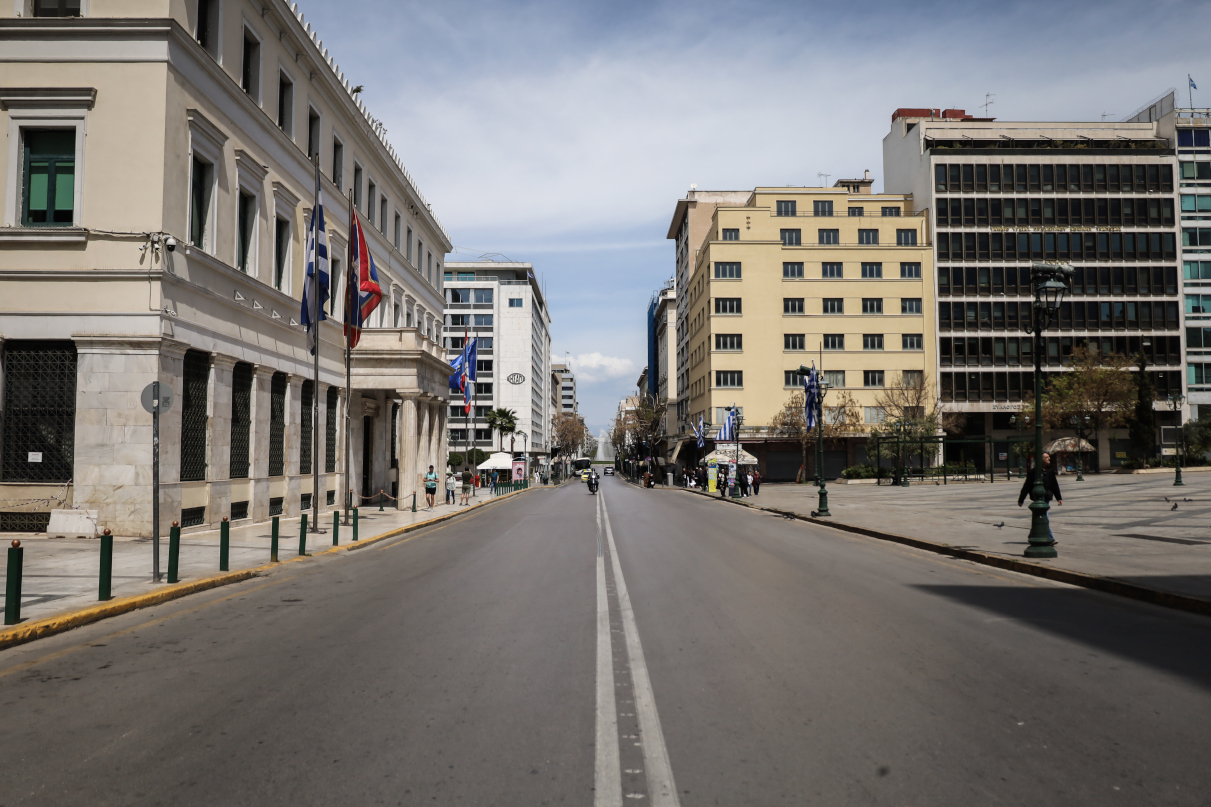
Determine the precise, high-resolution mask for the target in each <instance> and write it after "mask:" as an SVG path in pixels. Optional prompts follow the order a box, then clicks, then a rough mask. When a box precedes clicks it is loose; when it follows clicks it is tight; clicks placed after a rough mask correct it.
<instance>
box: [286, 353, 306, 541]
mask: <svg viewBox="0 0 1211 807" xmlns="http://www.w3.org/2000/svg"><path fill="white" fill-rule="evenodd" d="M302 422H303V377H302V376H299V375H293V374H291V375H290V376H287V378H286V432H285V437H284V439H283V441H282V451H283V452H284V453H285V458H286V467H285V469H284V470H285V472H286V495H285V497H284V498H283V500H282V515H283V516H287V517H290V516H297V515H298V514H299V512H300V505H299V493H300V481H301V478H300V476H299V461H300V459H301V457H300V456H299V449H300V447H301V446H302V439H301V438H302V435H301V431H302Z"/></svg>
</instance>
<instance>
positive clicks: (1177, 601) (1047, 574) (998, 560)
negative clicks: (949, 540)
mask: <svg viewBox="0 0 1211 807" xmlns="http://www.w3.org/2000/svg"><path fill="white" fill-rule="evenodd" d="M677 489H678V490H682V491H684V492H686V493H692V494H694V495H697V496H704V497H706V498H707V499H711V500H715V501H724V502H727V503H728V504H735V505H739V506H741V507H747V508H749V509H751V510H762V511H764V512H767V513H775V514H777V515H780V516H783V517H784V518H793V519H796V520H798V521H807V522H810V523H812V524H816V525H818V526H821V527H831V528H833V529H836V530H841V531H843V532H852V533H854V534H856V535H863V536H866V537H867V538H875V539H877V540H880V541H889V542H891V543H895V544H902V545H904V546H911V547H913V548H914V549H923V550H925V551H926V552H933V553H935V554H938V555H947V556H949V557H952V558H958V559H959V560H968V561H971V562H973V563H979V564H981V565H983V566H992V567H994V568H997V569H1005V570H1007V571H1011V572H1018V573H1020V574H1028V575H1031V576H1033V577H1042V578H1044V579H1046V580H1053V581H1055V582H1057V583H1066V584H1068V585H1070V586H1080V587H1081V588H1087V589H1090V590H1093V591H1100V592H1102V593H1104V594H1113V595H1115V596H1118V597H1126V598H1128V599H1132V600H1137V601H1139V602H1145V603H1148V604H1150V605H1159V606H1160V607H1162V608H1171V609H1173V610H1176V611H1185V612H1187V613H1191V614H1199V615H1200V616H1211V600H1208V599H1204V598H1202V597H1195V596H1192V595H1189V594H1177V593H1175V592H1171V591H1161V590H1160V589H1155V588H1148V587H1147V586H1141V585H1137V584H1136V583H1128V582H1126V581H1124V580H1118V579H1116V578H1113V577H1100V576H1098V575H1094V574H1085V573H1084V572H1073V571H1069V570H1067V569H1057V568H1055V567H1054V566H1044V565H1043V564H1041V563H1033V562H1031V561H1027V560H1018V559H1016V558H1006V557H1002V556H1000V555H990V554H988V553H987V552H979V551H977V550H974V549H963V548H960V547H956V546H951V545H950V544H940V543H935V542H933V541H926V540H923V539H921V538H910V537H908V536H906V535H897V534H895V533H892V532H882V531H880V530H872V529H869V528H867V527H858V526H854V525H853V524H845V523H842V522H840V521H831V520H828V519H822V518H814V517H812V516H805V515H803V514H802V513H796V512H793V511H791V510H780V509H778V508H776V507H761V506H759V505H755V504H747V503H745V502H738V501H735V500H733V499H730V498H721V497H719V496H712V495H711V494H709V493H705V492H702V491H698V490H686V489H685V488H677Z"/></svg>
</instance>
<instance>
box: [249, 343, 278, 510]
mask: <svg viewBox="0 0 1211 807" xmlns="http://www.w3.org/2000/svg"><path fill="white" fill-rule="evenodd" d="M272 386H273V368H272V367H266V366H265V365H263V364H258V365H255V366H254V367H253V368H252V416H251V418H250V421H251V422H250V423H249V428H248V453H249V465H248V476H249V478H250V479H251V480H252V500H251V501H250V502H249V505H248V508H249V511H250V515H251V516H252V520H253V521H265V520H267V519H268V518H269V408H270V405H271V404H270V391H271V389H272Z"/></svg>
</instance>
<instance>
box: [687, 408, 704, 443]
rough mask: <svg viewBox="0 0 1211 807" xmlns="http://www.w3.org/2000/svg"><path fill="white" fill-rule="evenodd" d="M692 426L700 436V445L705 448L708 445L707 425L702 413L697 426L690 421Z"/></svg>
mask: <svg viewBox="0 0 1211 807" xmlns="http://www.w3.org/2000/svg"><path fill="white" fill-rule="evenodd" d="M690 428H692V429H693V430H694V434H695V435H696V436H697V437H698V447H699V448H704V447H705V446H706V425H705V424H704V423H703V420H702V415H699V416H698V425H697V426H695V425H694V424H693V422H692V421H691V422H690Z"/></svg>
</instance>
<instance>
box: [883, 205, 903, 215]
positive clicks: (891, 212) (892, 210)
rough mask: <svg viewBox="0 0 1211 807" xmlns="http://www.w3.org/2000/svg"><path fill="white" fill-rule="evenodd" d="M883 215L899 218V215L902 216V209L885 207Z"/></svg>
mask: <svg viewBox="0 0 1211 807" xmlns="http://www.w3.org/2000/svg"><path fill="white" fill-rule="evenodd" d="M883 215H884V216H898V215H900V208H898V207H885V208H883Z"/></svg>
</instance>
